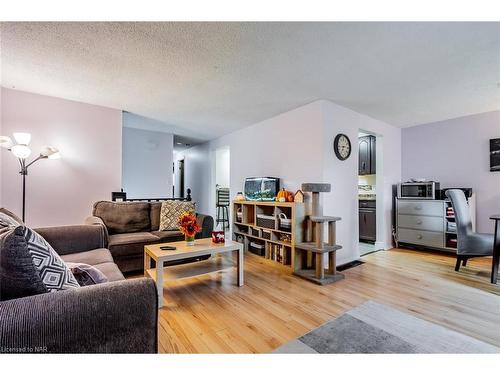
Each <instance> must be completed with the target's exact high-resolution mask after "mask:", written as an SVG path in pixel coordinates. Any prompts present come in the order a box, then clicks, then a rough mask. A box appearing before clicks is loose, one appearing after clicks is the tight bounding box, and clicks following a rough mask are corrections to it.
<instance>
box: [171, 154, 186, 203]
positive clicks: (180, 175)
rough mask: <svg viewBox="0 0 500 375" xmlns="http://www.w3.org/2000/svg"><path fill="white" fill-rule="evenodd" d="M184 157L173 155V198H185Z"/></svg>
mask: <svg viewBox="0 0 500 375" xmlns="http://www.w3.org/2000/svg"><path fill="white" fill-rule="evenodd" d="M184 164H185V163H184V157H180V156H177V155H175V154H174V184H173V186H172V190H173V195H172V197H173V198H185V196H186V189H185V165H184Z"/></svg>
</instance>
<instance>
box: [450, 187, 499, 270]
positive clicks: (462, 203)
mask: <svg viewBox="0 0 500 375" xmlns="http://www.w3.org/2000/svg"><path fill="white" fill-rule="evenodd" d="M446 196H447V197H448V198H450V200H451V204H452V206H453V211H454V212H455V221H456V223H457V242H458V243H457V263H456V265H455V271H459V270H460V264H462V266H464V267H465V266H466V265H467V260H468V259H469V258H474V257H487V256H491V255H493V242H494V238H493V235H492V234H486V233H477V232H474V231H473V230H472V221H471V215H470V211H469V205H468V203H467V199H466V198H465V194H464V192H463V191H462V190H460V189H450V190H447V191H446Z"/></svg>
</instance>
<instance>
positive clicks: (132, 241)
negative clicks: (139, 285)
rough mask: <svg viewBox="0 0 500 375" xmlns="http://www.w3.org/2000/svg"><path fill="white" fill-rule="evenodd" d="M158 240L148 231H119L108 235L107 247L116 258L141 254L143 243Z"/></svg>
mask: <svg viewBox="0 0 500 375" xmlns="http://www.w3.org/2000/svg"><path fill="white" fill-rule="evenodd" d="M158 240H159V239H158V237H156V236H153V235H152V234H151V233H149V232H139V233H120V234H113V235H111V236H109V242H108V247H109V250H110V251H111V254H112V255H113V258H114V259H115V260H116V258H117V257H119V256H125V255H140V254H143V253H144V245H145V244H148V243H154V242H158Z"/></svg>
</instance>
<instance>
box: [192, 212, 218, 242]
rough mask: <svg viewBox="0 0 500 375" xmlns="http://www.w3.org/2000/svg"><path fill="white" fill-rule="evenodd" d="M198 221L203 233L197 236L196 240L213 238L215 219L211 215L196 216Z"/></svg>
mask: <svg viewBox="0 0 500 375" xmlns="http://www.w3.org/2000/svg"><path fill="white" fill-rule="evenodd" d="M196 221H197V222H198V224H200V226H201V232H199V233H197V234H196V238H208V237H211V236H212V231H213V230H214V219H213V217H212V216H210V215H203V214H196Z"/></svg>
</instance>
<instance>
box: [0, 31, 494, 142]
mask: <svg viewBox="0 0 500 375" xmlns="http://www.w3.org/2000/svg"><path fill="white" fill-rule="evenodd" d="M0 46H1V84H2V86H5V87H11V88H12V87H13V88H16V89H19V90H26V91H31V92H36V93H41V94H46V95H52V96H57V97H62V98H67V99H72V100H78V101H82V102H87V103H93V104H98V105H103V106H108V107H113V108H118V109H123V110H126V111H130V112H133V113H137V114H140V115H143V116H147V117H150V118H153V119H156V120H159V121H162V122H165V123H166V124H169V126H175V127H176V128H178V129H182V131H181V132H182V133H184V134H183V135H189V136H191V137H194V138H197V139H200V140H205V139H211V138H215V137H217V136H220V135H222V134H226V133H229V132H231V131H234V130H236V129H239V128H241V127H244V126H248V125H250V124H252V123H255V122H258V121H261V120H263V119H266V118H269V117H272V116H274V115H276V114H278V113H281V112H284V111H287V110H290V109H292V108H295V107H298V106H300V105H303V104H306V103H309V102H312V101H314V100H316V99H330V100H332V101H333V102H336V103H338V104H340V105H343V106H346V107H348V108H351V109H353V110H355V111H358V112H361V113H364V114H367V115H369V116H372V117H374V118H377V119H380V120H383V121H386V122H387V123H390V124H393V125H396V126H401V127H404V126H411V125H415V124H420V123H426V122H432V121H438V120H443V119H448V118H453V117H458V116H462V115H467V114H472V113H479V112H486V111H491V110H496V109H500V88H499V86H498V83H499V82H500V23H142V22H141V23H2V25H1V45H0Z"/></svg>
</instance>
